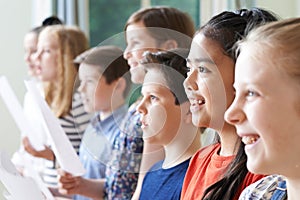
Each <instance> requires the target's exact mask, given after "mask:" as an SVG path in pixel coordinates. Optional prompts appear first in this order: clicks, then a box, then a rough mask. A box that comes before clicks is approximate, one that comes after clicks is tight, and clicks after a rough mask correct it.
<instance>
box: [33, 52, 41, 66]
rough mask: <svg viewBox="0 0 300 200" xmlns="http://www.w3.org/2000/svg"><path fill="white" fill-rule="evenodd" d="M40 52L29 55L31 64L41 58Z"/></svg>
mask: <svg viewBox="0 0 300 200" xmlns="http://www.w3.org/2000/svg"><path fill="white" fill-rule="evenodd" d="M41 54H42V51H36V52H34V53H33V54H31V59H32V62H34V63H37V62H38V61H39V59H40V57H41Z"/></svg>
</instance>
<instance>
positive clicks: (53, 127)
mask: <svg viewBox="0 0 300 200" xmlns="http://www.w3.org/2000/svg"><path fill="white" fill-rule="evenodd" d="M25 85H26V87H27V90H28V92H30V93H31V95H32V96H33V97H34V99H35V100H36V103H37V104H38V105H39V107H40V109H41V113H42V115H43V117H44V122H45V125H46V127H47V134H48V136H49V138H50V141H51V145H52V149H53V152H54V154H55V156H56V159H57V161H58V163H59V165H60V167H61V168H62V169H63V170H64V171H66V172H69V173H71V174H73V175H74V176H82V175H83V174H84V173H85V170H84V167H83V165H82V163H81V162H80V160H79V157H78V156H77V154H76V151H75V149H74V148H73V146H72V144H71V142H70V140H69V138H68V137H67V135H66V134H65V132H64V130H63V129H62V127H61V125H60V123H59V121H58V119H57V117H56V116H55V115H54V114H53V112H52V111H51V109H50V108H49V106H48V104H47V103H46V101H45V100H44V98H42V96H41V95H40V93H39V92H38V89H37V87H36V85H35V84H34V83H33V82H32V81H25Z"/></svg>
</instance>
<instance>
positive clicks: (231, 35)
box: [181, 8, 276, 200]
mask: <svg viewBox="0 0 300 200" xmlns="http://www.w3.org/2000/svg"><path fill="white" fill-rule="evenodd" d="M275 20H276V18H275V17H274V16H273V15H272V14H271V13H269V12H268V11H265V10H262V9H258V8H253V9H251V10H245V9H242V10H238V11H237V12H228V11H224V12H222V13H220V14H218V15H216V16H214V17H213V18H212V19H211V20H209V21H208V22H207V23H206V24H205V25H204V26H202V27H201V28H200V29H199V31H198V32H197V33H196V34H195V36H194V38H193V42H192V45H191V50H190V53H189V55H188V58H187V66H188V68H189V72H188V77H187V78H186V80H185V82H184V87H185V90H186V93H187V96H188V98H189V100H190V103H191V108H190V110H191V113H192V119H193V123H194V125H196V126H198V127H205V128H212V129H214V130H216V131H217V132H218V136H219V137H220V139H219V141H218V142H217V143H216V144H213V145H209V146H207V147H205V148H203V149H200V150H199V151H198V152H197V153H196V154H195V155H194V157H193V158H192V159H191V162H190V165H189V168H188V170H187V173H186V177H185V180H184V184H183V190H182V195H181V198H182V199H184V200H185V199H186V200H189V199H215V200H219V199H226V200H232V199H237V198H238V197H239V194H240V192H241V191H242V189H243V188H245V187H246V186H247V185H249V184H251V183H253V182H255V181H256V180H258V179H261V178H262V177H263V175H254V174H251V173H249V172H248V170H247V168H246V166H245V163H246V155H245V153H244V147H243V145H242V143H241V140H240V138H239V137H238V135H237V133H236V130H235V128H234V126H232V125H230V124H228V123H225V121H224V113H225V110H226V108H227V107H229V105H230V103H231V102H232V100H233V98H234V90H233V88H232V82H233V80H234V79H233V78H234V64H235V57H234V52H233V49H234V44H235V43H236V42H237V41H238V40H239V39H240V38H241V37H242V36H244V35H246V34H247V32H248V30H249V29H251V28H253V27H255V26H258V25H262V24H265V23H267V22H270V21H275Z"/></svg>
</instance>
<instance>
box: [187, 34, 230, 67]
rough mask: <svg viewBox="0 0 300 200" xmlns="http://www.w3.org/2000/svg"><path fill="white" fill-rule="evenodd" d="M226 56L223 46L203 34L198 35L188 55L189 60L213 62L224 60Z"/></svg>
mask: <svg viewBox="0 0 300 200" xmlns="http://www.w3.org/2000/svg"><path fill="white" fill-rule="evenodd" d="M224 56H226V55H225V54H224V52H223V49H222V48H221V46H220V45H219V44H218V43H217V42H216V41H214V40H212V39H209V38H207V37H205V36H204V35H203V34H202V33H198V34H197V35H196V36H195V37H194V39H193V41H192V45H191V50H190V53H189V55H188V58H189V60H191V61H195V60H197V59H199V58H206V59H209V60H211V61H214V62H216V61H218V60H222V58H224Z"/></svg>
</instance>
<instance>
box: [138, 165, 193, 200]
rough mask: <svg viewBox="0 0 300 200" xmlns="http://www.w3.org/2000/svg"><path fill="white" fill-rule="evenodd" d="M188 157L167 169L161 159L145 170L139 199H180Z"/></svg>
mask: <svg viewBox="0 0 300 200" xmlns="http://www.w3.org/2000/svg"><path fill="white" fill-rule="evenodd" d="M189 162H190V159H188V160H186V161H184V162H183V163H181V164H179V165H177V166H175V167H172V168H168V169H163V168H162V164H163V160H162V161H159V162H157V163H156V164H154V165H153V167H151V169H150V170H149V172H147V174H146V176H145V178H144V181H143V185H142V191H141V194H140V200H146V199H149V200H150V199H151V200H152V199H155V200H160V199H161V200H166V199H168V200H171V199H176V200H178V199H180V195H181V189H182V184H183V180H184V177H185V173H186V171H187V168H188V166H189Z"/></svg>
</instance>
